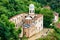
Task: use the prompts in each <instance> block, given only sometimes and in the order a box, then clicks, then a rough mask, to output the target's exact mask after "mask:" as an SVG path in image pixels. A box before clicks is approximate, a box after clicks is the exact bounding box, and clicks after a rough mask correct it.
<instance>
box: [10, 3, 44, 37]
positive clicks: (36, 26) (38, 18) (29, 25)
mask: <svg viewBox="0 0 60 40" xmlns="http://www.w3.org/2000/svg"><path fill="white" fill-rule="evenodd" d="M10 21H12V22H14V23H15V27H16V29H18V28H19V27H21V29H22V32H21V34H20V37H22V36H23V35H25V36H26V37H31V36H32V35H34V34H36V33H38V32H40V31H41V30H43V15H42V14H35V7H34V5H33V4H30V5H29V12H28V13H21V14H19V15H16V16H14V17H12V18H10Z"/></svg>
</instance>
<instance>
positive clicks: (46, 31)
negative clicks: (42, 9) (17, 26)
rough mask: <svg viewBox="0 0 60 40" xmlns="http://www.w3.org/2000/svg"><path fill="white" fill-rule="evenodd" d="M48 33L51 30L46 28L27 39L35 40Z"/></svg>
mask: <svg viewBox="0 0 60 40" xmlns="http://www.w3.org/2000/svg"><path fill="white" fill-rule="evenodd" d="M50 31H52V29H47V28H44V29H43V30H42V31H41V32H39V33H37V34H35V35H33V36H32V37H30V38H28V40H36V39H38V38H40V37H42V36H46V35H47V34H48V33H49V32H50Z"/></svg>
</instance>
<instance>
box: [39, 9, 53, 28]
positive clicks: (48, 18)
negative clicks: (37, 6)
mask: <svg viewBox="0 0 60 40" xmlns="http://www.w3.org/2000/svg"><path fill="white" fill-rule="evenodd" d="M40 13H42V14H43V17H44V18H43V23H44V26H45V27H48V28H49V27H50V24H51V23H52V21H53V18H54V15H53V11H52V10H49V9H47V8H41V10H40Z"/></svg>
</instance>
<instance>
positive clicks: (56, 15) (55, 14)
mask: <svg viewBox="0 0 60 40" xmlns="http://www.w3.org/2000/svg"><path fill="white" fill-rule="evenodd" d="M53 14H54V23H56V22H58V19H59V15H58V13H56V12H54V13H53Z"/></svg>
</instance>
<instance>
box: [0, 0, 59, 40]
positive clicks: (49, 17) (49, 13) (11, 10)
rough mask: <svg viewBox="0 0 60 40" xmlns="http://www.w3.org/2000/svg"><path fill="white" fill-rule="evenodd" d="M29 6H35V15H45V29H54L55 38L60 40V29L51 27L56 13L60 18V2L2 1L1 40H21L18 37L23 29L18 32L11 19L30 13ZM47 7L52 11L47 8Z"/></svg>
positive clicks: (36, 0) (0, 1)
mask: <svg viewBox="0 0 60 40" xmlns="http://www.w3.org/2000/svg"><path fill="white" fill-rule="evenodd" d="M29 4H34V5H35V13H37V14H43V15H44V19H43V21H44V27H46V28H53V29H54V30H55V34H56V35H53V36H55V37H57V39H58V40H60V29H59V28H56V27H55V25H53V26H50V24H51V23H52V21H53V18H54V16H53V12H54V11H55V12H57V13H59V17H60V0H0V39H1V40H4V39H5V40H18V39H19V38H18V35H19V33H21V29H20V28H19V29H20V30H17V31H16V29H15V28H14V27H15V23H13V22H10V21H9V19H10V18H11V17H13V16H15V15H18V14H21V13H28V12H29ZM46 6H49V7H50V8H51V9H48V8H46ZM7 34H8V35H7ZM11 34H12V35H11ZM58 35H59V36H58ZM49 37H50V36H49ZM57 39H56V40H57Z"/></svg>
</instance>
